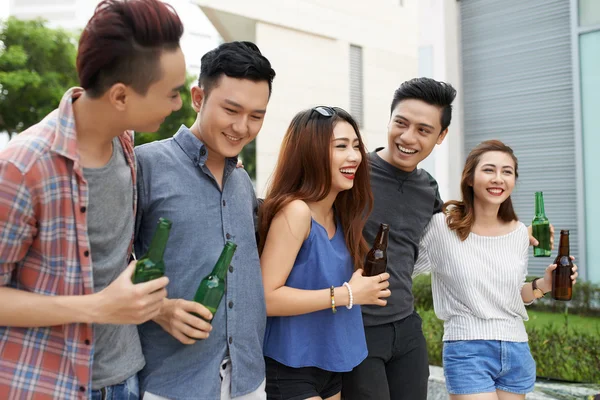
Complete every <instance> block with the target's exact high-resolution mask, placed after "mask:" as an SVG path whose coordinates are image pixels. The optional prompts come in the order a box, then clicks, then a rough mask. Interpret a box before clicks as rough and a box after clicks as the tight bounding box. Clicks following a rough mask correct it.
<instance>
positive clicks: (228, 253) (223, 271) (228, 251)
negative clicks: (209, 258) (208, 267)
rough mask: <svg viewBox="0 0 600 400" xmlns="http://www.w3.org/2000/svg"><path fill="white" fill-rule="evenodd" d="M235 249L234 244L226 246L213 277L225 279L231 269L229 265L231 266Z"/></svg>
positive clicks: (228, 243)
mask: <svg viewBox="0 0 600 400" xmlns="http://www.w3.org/2000/svg"><path fill="white" fill-rule="evenodd" d="M235 249H236V246H235V245H234V244H232V243H230V242H227V244H225V247H224V248H223V251H222V252H221V255H220V256H219V260H218V261H217V263H216V264H215V267H214V268H213V270H212V273H211V275H216V276H217V277H218V278H219V279H225V275H227V268H229V264H231V260H232V259H233V254H234V253H235Z"/></svg>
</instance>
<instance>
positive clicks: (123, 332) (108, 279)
mask: <svg viewBox="0 0 600 400" xmlns="http://www.w3.org/2000/svg"><path fill="white" fill-rule="evenodd" d="M83 175H84V176H85V179H86V180H87V181H88V185H89V199H90V200H89V206H88V214H87V222H88V236H89V240H90V248H91V254H92V272H93V275H94V291H95V292H99V291H101V290H102V289H104V288H106V287H107V286H108V285H109V284H110V283H112V282H113V281H114V280H115V279H116V278H117V277H118V276H119V275H120V274H121V272H123V270H124V269H125V268H126V267H127V256H128V248H129V243H130V241H131V236H132V235H133V228H134V225H135V221H134V216H133V184H132V180H131V168H130V167H129V165H128V164H127V160H126V159H125V155H124V153H123V148H122V147H121V143H120V142H119V139H118V138H115V139H114V140H113V154H112V157H111V159H110V161H109V162H108V164H106V165H105V166H104V167H102V168H84V169H83ZM94 337H95V339H94V363H93V365H92V389H100V388H102V387H105V386H110V385H114V384H117V383H120V382H123V381H124V380H125V379H127V378H128V377H130V376H131V375H133V374H135V373H137V372H138V371H139V370H141V369H142V368H143V367H144V357H143V355H142V348H141V344H140V339H139V337H138V331H137V327H136V326H135V325H100V324H95V325H94Z"/></svg>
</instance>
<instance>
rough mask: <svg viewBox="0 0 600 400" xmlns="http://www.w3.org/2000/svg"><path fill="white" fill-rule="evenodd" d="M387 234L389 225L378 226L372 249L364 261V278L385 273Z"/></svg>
mask: <svg viewBox="0 0 600 400" xmlns="http://www.w3.org/2000/svg"><path fill="white" fill-rule="evenodd" d="M389 232H390V226H389V225H387V224H381V225H379V232H377V237H375V242H373V247H372V248H371V250H369V252H368V253H367V257H366V259H365V267H364V275H365V276H375V275H379V274H381V273H382V272H385V270H386V268H387V246H388V233H389Z"/></svg>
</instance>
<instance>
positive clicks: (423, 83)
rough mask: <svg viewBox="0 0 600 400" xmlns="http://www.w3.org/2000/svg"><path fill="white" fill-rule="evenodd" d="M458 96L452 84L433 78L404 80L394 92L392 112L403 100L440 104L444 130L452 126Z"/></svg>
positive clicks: (433, 104)
mask: <svg viewBox="0 0 600 400" xmlns="http://www.w3.org/2000/svg"><path fill="white" fill-rule="evenodd" d="M455 98H456V89H454V88H453V87H452V85H451V84H449V83H446V82H439V81H436V80H435V79H431V78H414V79H411V80H409V81H406V82H404V83H403V84H402V85H400V87H399V88H398V89H396V91H395V92H394V99H393V100H392V108H391V110H390V113H393V112H394V109H395V108H396V106H397V105H398V103H400V102H401V101H403V100H409V99H415V100H421V101H424V102H425V103H427V104H430V105H432V106H438V107H440V108H441V109H442V118H441V121H440V122H441V125H442V130H441V132H443V131H444V130H446V128H448V126H450V121H451V120H452V102H453V101H454V99H455Z"/></svg>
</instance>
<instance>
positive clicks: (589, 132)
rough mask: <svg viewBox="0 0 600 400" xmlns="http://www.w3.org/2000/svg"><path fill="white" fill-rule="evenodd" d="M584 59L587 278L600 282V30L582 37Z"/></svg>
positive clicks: (582, 87) (583, 108) (582, 90)
mask: <svg viewBox="0 0 600 400" xmlns="http://www.w3.org/2000/svg"><path fill="white" fill-rule="evenodd" d="M599 3H600V2H599ZM579 51H580V58H581V59H580V61H581V114H582V115H581V116H582V130H583V171H584V173H583V175H584V187H585V190H584V191H585V225H586V242H587V243H586V255H587V257H586V259H587V266H586V270H587V273H588V278H589V279H590V280H592V281H593V282H596V283H600V253H598V252H597V251H594V250H595V247H597V246H598V243H600V207H598V201H599V200H600V185H599V184H598V171H599V170H600V157H598V155H597V151H598V149H600V134H599V132H600V119H599V118H598V110H600V73H598V65H600V31H596V32H590V33H586V34H584V35H581V36H580V37H579Z"/></svg>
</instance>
